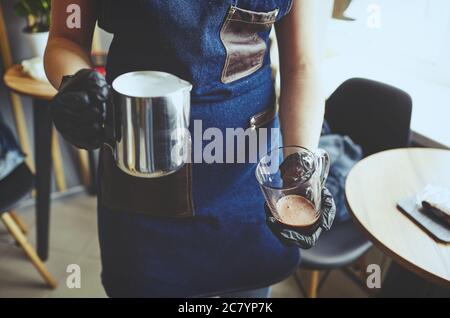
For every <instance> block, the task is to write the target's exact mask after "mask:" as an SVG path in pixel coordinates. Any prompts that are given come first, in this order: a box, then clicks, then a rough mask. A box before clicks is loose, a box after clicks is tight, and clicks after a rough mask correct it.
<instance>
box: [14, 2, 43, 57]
mask: <svg viewBox="0 0 450 318" xmlns="http://www.w3.org/2000/svg"><path fill="white" fill-rule="evenodd" d="M50 1H51V0H20V1H18V2H17V3H16V4H15V5H14V10H15V12H16V14H17V15H18V16H20V17H23V18H25V19H26V22H27V24H26V26H25V28H24V29H23V32H24V34H26V36H27V38H28V41H29V45H30V49H31V52H32V54H33V56H37V57H42V56H44V52H45V46H46V45H47V40H48V31H49V29H50Z"/></svg>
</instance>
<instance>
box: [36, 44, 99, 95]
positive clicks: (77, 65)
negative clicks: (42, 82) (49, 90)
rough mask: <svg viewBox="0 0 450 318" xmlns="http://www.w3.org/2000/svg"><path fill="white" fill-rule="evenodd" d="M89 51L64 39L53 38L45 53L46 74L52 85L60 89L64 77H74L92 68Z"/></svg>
mask: <svg viewBox="0 0 450 318" xmlns="http://www.w3.org/2000/svg"><path fill="white" fill-rule="evenodd" d="M88 51H89V50H88V49H86V48H83V47H81V46H80V45H78V44H76V43H74V42H72V41H70V40H67V39H64V38H53V39H51V40H50V41H49V43H48V45H47V50H46V52H45V59H44V63H45V72H46V74H47V77H48V79H49V81H50V83H51V84H52V85H53V86H54V87H55V88H56V89H58V88H59V86H60V84H61V79H62V77H63V76H64V75H72V74H74V73H76V72H77V71H79V70H80V69H83V68H90V67H91V65H90V56H89V53H88Z"/></svg>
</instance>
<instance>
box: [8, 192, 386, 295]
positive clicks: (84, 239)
mask: <svg viewBox="0 0 450 318" xmlns="http://www.w3.org/2000/svg"><path fill="white" fill-rule="evenodd" d="M18 213H19V214H20V216H21V217H22V218H23V219H24V220H25V222H26V223H27V224H28V225H29V227H30V233H29V234H28V237H29V240H30V242H32V243H33V244H34V242H35V228H34V226H33V224H34V208H26V209H22V210H19V211H18ZM99 253H100V252H99V247H98V240H97V219H96V199H95V198H92V197H87V196H85V195H79V196H77V197H72V198H70V199H64V200H60V201H56V202H53V205H52V216H51V237H50V259H49V261H48V262H47V267H48V269H49V270H50V272H51V273H52V274H53V275H54V277H55V278H56V279H57V280H58V288H56V289H55V290H50V289H48V288H46V286H45V285H44V284H43V282H42V279H41V278H40V276H39V274H38V273H37V271H36V270H35V269H34V268H33V266H32V265H31V263H30V262H28V260H27V259H26V258H25V255H24V253H23V252H22V250H21V249H20V248H18V247H16V245H15V243H14V242H13V240H12V239H11V237H10V236H9V234H8V233H7V232H6V229H5V228H4V227H3V225H1V224H0V297H106V295H105V292H104V291H103V288H102V285H101V283H100V271H101V264H100V258H99ZM370 258H371V259H374V260H376V261H378V260H379V258H380V253H379V252H378V251H377V250H373V251H371V253H370ZM70 264H78V265H79V266H80V268H81V288H80V289H69V288H68V287H67V285H66V280H67V278H68V275H69V274H68V273H67V272H66V269H67V266H68V265H70ZM299 275H300V277H301V278H302V281H305V282H306V283H307V281H308V280H307V279H308V273H307V272H303V271H300V272H299ZM301 296H302V295H301V293H300V290H299V288H298V286H297V284H296V281H295V279H294V278H293V277H291V278H289V279H287V280H285V281H283V282H280V283H279V284H277V285H275V286H273V288H272V297H301ZM319 296H320V297H366V294H365V293H364V292H362V291H361V290H360V289H359V288H358V287H356V285H354V284H353V283H352V282H351V281H350V280H349V279H348V278H347V277H346V276H345V275H343V274H342V273H341V272H340V271H334V272H332V273H331V275H330V276H329V278H328V280H327V281H326V283H325V285H324V286H323V288H322V290H321V292H320V293H319Z"/></svg>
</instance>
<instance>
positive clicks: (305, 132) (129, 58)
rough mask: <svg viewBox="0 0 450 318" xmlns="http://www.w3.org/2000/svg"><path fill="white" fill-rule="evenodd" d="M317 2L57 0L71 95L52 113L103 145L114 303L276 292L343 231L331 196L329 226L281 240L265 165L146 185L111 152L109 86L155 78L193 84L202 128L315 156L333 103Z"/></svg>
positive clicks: (71, 135)
mask: <svg viewBox="0 0 450 318" xmlns="http://www.w3.org/2000/svg"><path fill="white" fill-rule="evenodd" d="M73 4H76V5H78V6H79V7H80V9H81V10H80V12H81V28H68V27H67V24H66V18H67V13H66V9H67V7H68V6H69V5H73ZM314 6H315V1H309V0H295V1H293V0H267V1H258V0H239V1H237V0H219V1H209V0H198V1H191V0H171V1H165V0H164V1H162V0H144V1H128V0H114V1H96V0H57V1H52V27H51V31H50V38H49V42H48V46H47V50H46V54H45V68H46V72H47V75H48V78H49V80H50V81H51V83H52V84H53V85H54V86H55V87H56V88H58V89H59V93H58V95H57V96H56V98H55V99H54V100H53V102H52V105H51V106H52V114H53V119H54V122H55V125H56V127H57V129H58V130H59V131H60V132H61V134H62V135H63V136H64V137H65V138H66V140H68V141H69V142H71V143H72V144H74V145H76V146H77V147H79V148H83V149H89V150H92V149H97V148H100V165H99V198H98V226H99V240H100V248H101V258H102V266H103V269H102V282H103V285H104V287H105V290H106V292H107V294H108V295H109V296H111V297H191V296H214V295H224V294H226V295H227V296H235V297H238V296H240V297H266V296H268V292H269V289H268V287H269V286H270V285H272V284H274V283H276V282H278V281H280V280H282V279H284V278H286V277H287V276H289V275H290V274H291V273H292V272H293V271H294V270H295V269H296V268H297V266H298V263H299V260H300V255H299V249H298V247H297V246H298V245H300V246H302V247H311V246H312V245H313V244H314V243H315V242H316V240H317V238H318V236H319V235H320V232H321V231H322V230H327V229H329V227H330V224H331V222H332V220H333V217H334V209H333V204H332V199H331V198H330V196H329V194H328V192H327V191H326V190H325V191H324V202H328V203H330V204H324V205H323V206H324V211H323V213H322V220H321V227H319V229H318V231H317V232H316V233H314V234H313V235H311V236H304V235H300V234H299V233H295V234H296V235H289V236H287V237H288V239H285V240H288V241H289V242H290V243H291V245H289V244H288V245H287V244H286V242H285V241H281V240H280V239H279V238H278V236H277V235H280V236H282V234H283V231H285V229H283V227H282V226H279V224H276V226H273V224H271V228H269V227H268V226H267V224H266V215H265V210H264V198H263V196H262V194H261V192H260V190H259V187H258V184H257V181H256V179H255V175H254V171H255V164H254V163H245V164H229V163H228V164H220V163H212V164H206V163H201V164H186V165H185V166H183V168H182V169H180V170H179V171H177V173H175V174H172V175H170V176H168V177H163V178H157V179H145V178H136V177H133V176H130V175H128V174H126V173H124V172H122V171H121V170H120V169H118V168H117V166H116V165H115V163H114V159H113V156H112V153H111V151H110V150H109V149H108V148H105V147H104V146H103V143H104V138H105V132H104V128H103V127H104V113H103V109H104V106H105V104H107V103H109V100H110V95H111V92H110V88H109V85H108V83H111V82H112V81H113V80H114V79H115V78H117V77H118V76H119V75H121V74H124V73H127V72H131V71H139V70H154V71H164V72H167V73H171V74H174V75H176V76H178V77H180V78H182V79H184V80H186V81H188V82H190V83H192V84H193V90H192V93H191V127H192V122H193V120H201V122H202V125H203V128H204V129H207V128H210V127H215V128H218V129H220V130H221V131H222V132H224V134H225V130H226V128H243V129H246V128H248V127H249V126H250V123H252V124H253V125H254V126H255V127H256V129H262V128H266V129H268V130H270V129H271V128H278V127H281V130H282V133H283V143H284V145H299V146H303V147H306V148H309V149H315V148H316V147H317V145H318V140H319V135H320V130H321V125H322V121H323V115H324V97H323V96H322V94H321V89H320V80H319V68H318V66H319V56H318V54H317V51H316V44H317V43H316V40H317V36H316V30H315V28H314V18H313V17H315V16H316V14H315V13H314V9H315V7H314ZM97 21H98V22H99V25H100V26H101V27H102V28H104V29H105V30H107V31H109V32H111V33H113V34H114V40H113V42H112V45H111V47H110V51H109V56H108V62H107V66H106V79H105V78H103V77H102V76H101V75H100V74H98V73H96V72H95V71H92V70H91V64H90V49H91V42H92V34H93V30H94V26H95V23H96V22H97ZM272 27H275V30H276V32H277V36H278V42H279V53H280V62H281V65H280V66H281V67H280V71H281V97H280V115H279V116H278V114H277V112H276V111H275V104H276V101H275V91H274V82H273V79H272V73H271V67H270V56H269V50H268V47H269V33H270V30H271V29H272ZM257 114H258V115H261V114H262V115H263V116H256V117H255V115H257ZM191 133H192V132H191ZM268 140H270V138H269V139H268ZM266 146H267V148H268V149H270V148H271V146H272V145H271V144H270V142H268V143H267V145H266ZM235 150H236V149H235ZM248 150H249V149H246V151H248ZM194 151H195V150H194ZM271 229H272V230H271ZM272 231H273V232H272ZM273 233H275V234H277V235H273ZM290 234H292V233H290ZM284 237H286V235H284ZM296 244H297V245H296ZM230 293H233V294H230Z"/></svg>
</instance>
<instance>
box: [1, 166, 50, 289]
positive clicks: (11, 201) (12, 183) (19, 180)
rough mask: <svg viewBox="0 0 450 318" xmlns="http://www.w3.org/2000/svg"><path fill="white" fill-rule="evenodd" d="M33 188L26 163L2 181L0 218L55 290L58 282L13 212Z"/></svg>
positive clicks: (31, 175) (21, 222)
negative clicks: (29, 240)
mask: <svg viewBox="0 0 450 318" xmlns="http://www.w3.org/2000/svg"><path fill="white" fill-rule="evenodd" d="M33 187H34V176H33V174H32V173H31V171H30V169H29V168H28V166H27V165H26V164H25V163H23V164H21V165H20V166H18V167H17V168H16V169H15V170H14V171H13V172H11V173H10V174H9V175H8V176H7V177H6V178H4V179H3V180H1V181H0V218H1V220H2V222H3V223H4V224H5V226H6V228H7V229H8V231H9V232H10V233H11V235H12V236H13V237H14V239H15V240H16V242H17V243H18V244H19V245H20V247H21V248H22V249H23V250H24V252H25V254H26V255H27V257H28V258H29V259H30V261H31V262H32V264H33V265H34V266H35V267H36V269H37V270H38V272H39V274H40V275H41V276H42V278H43V279H44V280H45V282H46V283H47V284H48V285H49V286H50V287H51V288H55V287H56V281H55V280H54V279H53V277H52V276H51V274H50V273H49V272H48V270H47V268H46V267H45V265H44V263H43V262H42V260H41V259H40V258H39V256H38V255H37V253H36V251H35V250H34V248H33V247H32V246H31V245H30V243H29V242H28V240H27V238H26V233H27V227H26V225H25V223H24V222H23V221H22V220H21V219H20V218H19V216H18V215H17V214H16V213H15V212H14V210H13V208H14V207H15V206H16V205H17V203H18V202H19V201H20V200H22V199H23V198H25V197H26V196H27V195H28V194H29V193H30V192H31V190H32V189H33Z"/></svg>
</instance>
